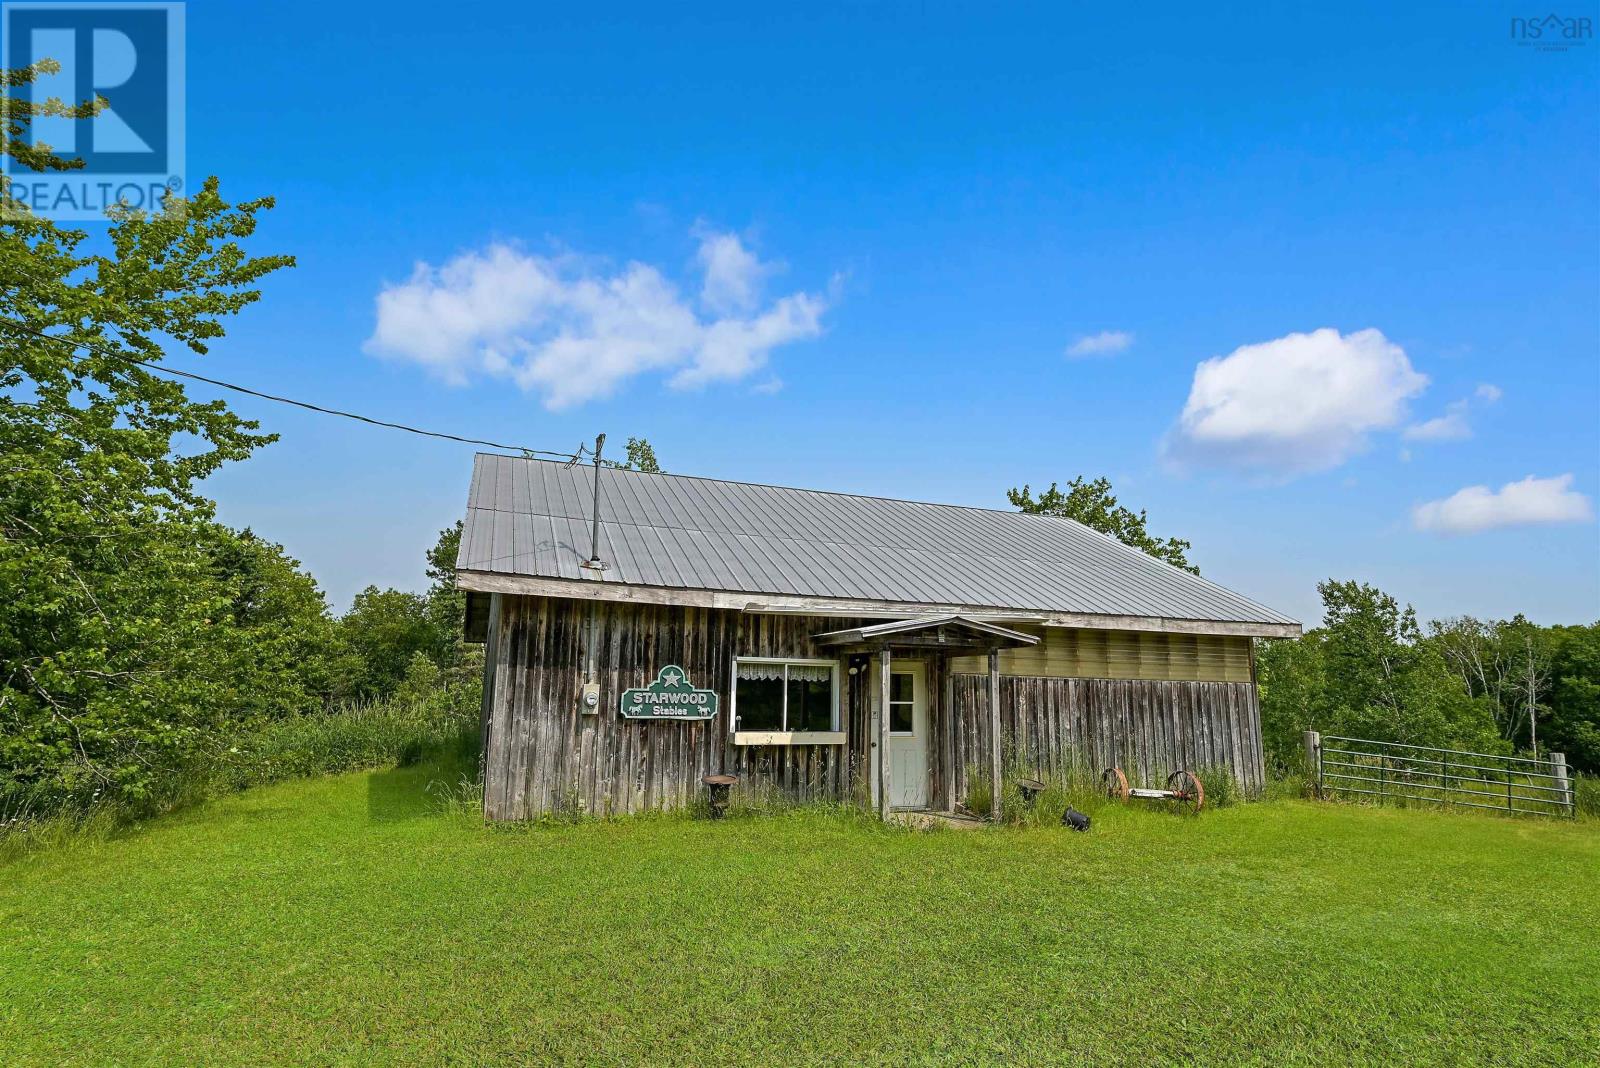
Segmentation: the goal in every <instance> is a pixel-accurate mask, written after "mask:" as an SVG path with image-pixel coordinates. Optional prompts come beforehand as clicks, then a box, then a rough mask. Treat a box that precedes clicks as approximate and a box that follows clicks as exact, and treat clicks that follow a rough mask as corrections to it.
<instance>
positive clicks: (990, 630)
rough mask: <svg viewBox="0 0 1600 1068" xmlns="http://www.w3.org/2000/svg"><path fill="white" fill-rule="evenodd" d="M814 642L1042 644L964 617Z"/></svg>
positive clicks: (831, 635)
mask: <svg viewBox="0 0 1600 1068" xmlns="http://www.w3.org/2000/svg"><path fill="white" fill-rule="evenodd" d="M811 640H812V641H814V642H816V643H817V644H818V645H825V646H870V647H873V648H878V647H881V646H888V647H890V648H896V647H899V648H907V647H909V648H922V649H928V648H933V649H1002V648H1011V647H1014V646H1019V645H1036V644H1038V641H1039V639H1038V637H1037V636H1036V635H1033V634H1024V633H1023V632H1022V631H1020V630H1012V629H1011V628H1010V627H1002V626H1000V625H998V624H996V623H986V622H984V621H983V620H981V619H973V618H971V617H969V616H962V615H941V616H922V617H920V618H916V619H897V620H893V621H891V622H888V623H873V624H871V625H870V626H865V627H850V628H848V629H846V630H830V631H824V632H823V633H821V634H813V635H812V636H811Z"/></svg>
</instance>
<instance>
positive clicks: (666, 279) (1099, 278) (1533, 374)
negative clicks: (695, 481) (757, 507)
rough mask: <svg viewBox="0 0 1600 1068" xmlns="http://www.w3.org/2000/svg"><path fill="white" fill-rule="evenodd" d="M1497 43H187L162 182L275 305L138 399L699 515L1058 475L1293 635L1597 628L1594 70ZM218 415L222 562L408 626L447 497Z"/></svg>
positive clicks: (511, 35) (807, 15)
mask: <svg viewBox="0 0 1600 1068" xmlns="http://www.w3.org/2000/svg"><path fill="white" fill-rule="evenodd" d="M1568 6H1569V7H1570V6H1571V5H1568ZM1513 7H1515V5H1507V4H1499V5H1486V6H1481V7H1467V6H1461V5H1456V4H1449V5H1440V6H1430V5H1406V6H1404V7H1403V8H1400V7H1398V6H1395V5H1373V6H1359V5H1349V4H1340V5H1324V6H1323V7H1322V10H1314V9H1307V10H1297V11H1291V10H1270V9H1265V10H1262V11H1259V12H1256V13H1253V14H1251V13H1246V12H1242V11H1240V12H1237V13H1231V14H1226V15H1224V14H1216V13H1207V12H1204V11H1201V10H1197V9H1196V8H1195V7H1194V5H1174V6H1171V7H1162V6H1161V5H1154V4H1143V5H1137V6H1135V7H1133V8H1131V9H1128V10H1126V11H1125V12H1118V11H1113V10H1110V9H1109V8H1107V7H1106V6H1105V5H1100V6H1099V7H1097V8H1086V9H1079V10H1076V11H1069V10H1067V9H1065V8H1058V7H1056V6H1040V7H1036V8H1028V7H1010V8H1007V9H1005V10H1004V11H1003V12H995V11H988V10H984V6H983V5H970V4H968V5H936V4H926V5H916V6H912V5H905V6H891V5H855V6H854V9H853V10H848V11H840V12H836V13H834V14H828V13H827V12H826V11H823V10H821V9H820V8H819V6H818V5H804V6H800V7H797V8H795V9H794V10H792V11H791V12H789V13H788V14H784V13H781V12H771V11H767V10H764V9H763V8H762V7H761V6H759V5H749V4H737V5H727V6H719V7H712V6H700V7H697V8H696V9H695V11H693V12H689V11H682V10H676V8H677V5H660V4H652V5H646V6H640V7H630V6H627V5H618V6H613V7H611V8H608V9H606V10H605V11H604V12H593V11H591V10H584V9H583V7H582V6H581V5H579V6H569V7H567V8H564V9H558V8H555V7H553V6H546V5H532V4H525V3H517V4H503V5H502V4H475V5H453V6H451V5H438V4H427V5H422V4H415V5H413V4H406V3H385V4H381V5H371V6H361V5H354V4H347V5H339V6H337V7H334V6H330V5H326V4H297V3H274V4H270V5H268V4H223V3H217V2H212V0H198V2H194V3H191V4H190V5H189V12H188V42H189V44H188V56H189V68H188V72H189V73H188V101H189V109H188V164H189V172H190V175H191V177H194V176H198V175H200V174H205V173H215V174H219V175H221V176H222V178H223V180H224V188H225V190H228V191H231V192H232V193H233V194H236V195H238V196H241V197H243V196H255V195H260V194H267V193H270V194H273V195H275V196H276V197H277V198H278V202H279V207H278V209H277V210H276V211H275V212H274V213H272V216H271V217H270V219H269V220H268V221H267V223H266V224H265V225H264V226H263V227H262V229H261V231H260V235H259V241H258V244H257V247H258V248H259V249H260V250H261V251H263V252H265V251H281V252H289V253H292V254H294V255H295V256H296V257H298V260H299V266H298V267H297V268H296V269H295V270H293V271H291V272H287V273H285V274H283V275H281V276H279V277H275V278H273V279H271V280H270V281H269V282H268V283H267V286H266V295H265V298H264V300H263V301H262V303H261V304H260V305H259V306H258V307H256V308H253V309H251V310H249V311H248V312H246V313H245V314H244V315H243V316H242V317H241V318H240V319H239V321H238V322H237V323H236V325H235V326H234V328H233V330H232V333H231V335H230V338H229V340H228V341H227V342H226V343H225V344H223V345H220V346H218V347H217V350H216V352H215V354H214V356H213V357H210V358H207V359H206V360H204V361H200V360H197V359H193V358H188V359H179V360H178V361H177V362H178V364H179V365H180V366H185V367H193V368H195V369H198V370H203V371H205V372H207V373H211V374H216V375H220V376H221V377H224V378H230V379H233V380H235V381H240V382H244V383H246V384H250V385H253V386H257V387H260V388H266V389H274V390H281V391H286V392H291V393H294V394H296V395H300V396H304V397H306V398H307V399H311V400H315V401H318V402H320V403H325V404H331V405H336V406H346V407H351V408H354V409H357V410H360V411H363V412H368V413H373V414H377V415H381V416H383V417H386V418H391V419H397V420H402V421H408V422H414V423H418V424H421V425H426V426H430V427H437V428H440V429H445V430H451V431H455V432H458V433H465V434H469V435H472V436H478V437H488V438H492V439H495V440H507V441H515V442H519V443H525V444H528V445H533V446H537V447H541V448H549V449H556V448H570V447H572V446H574V445H576V444H577V443H578V442H579V441H581V440H585V439H589V438H592V437H593V435H594V434H595V433H596V432H597V431H605V432H606V433H607V434H608V435H610V438H611V440H612V441H613V442H619V441H621V440H624V439H626V438H627V437H628V436H629V435H637V436H643V437H648V438H649V439H650V440H651V441H652V442H653V443H654V444H655V446H656V449H657V452H658V453H659V455H660V457H661V460H662V462H663V464H664V465H665V466H666V467H667V468H668V470H671V471H677V472H683V473H692V474H701V475H707V476H713V477H724V478H733V479H741V480H749V481H763V482H774V483H780V484H786V485H799V486H808V487H817V488H826V489H836V490H845V491H853V492H862V493H872V494H880V495H886V496H903V497H909V498H914V499H925V500H936V501H947V502H953V503H964V504H974V505H989V506H1003V505H1004V502H1005V496H1004V494H1005V490H1006V488H1007V487H1009V486H1012V485H1016V484H1020V483H1023V482H1031V483H1033V484H1034V485H1035V486H1038V485H1040V484H1047V483H1049V482H1050V481H1051V480H1053V479H1059V480H1063V481H1064V480H1066V479H1068V478H1070V477H1072V476H1073V475H1076V474H1079V473H1083V474H1088V475H1091V476H1092V475H1096V474H1102V473H1103V474H1106V475H1108V476H1110V477H1111V478H1112V480H1113V481H1114V483H1115V485H1116V487H1117V489H1118V490H1119V491H1120V493H1121V494H1122V496H1123V498H1124V500H1125V501H1126V502H1128V503H1132V504H1134V505H1136V506H1139V507H1144V508H1147V509H1148V510H1149V512H1150V520H1151V525H1152V527H1153V529H1154V531H1155V532H1156V533H1158V534H1177V535H1180V536H1183V537H1186V538H1189V539H1190V540H1192V541H1193V542H1194V552H1193V557H1194V559H1195V560H1196V561H1197V562H1198V563H1199V564H1200V565H1201V567H1202V569H1203V570H1204V572H1205V573H1206V574H1207V575H1208V576H1210V577H1213V578H1215V579H1217V580H1218V581H1221V582H1223V583H1224V584H1226V585H1229V586H1231V587H1233V588H1235V589H1238V590H1239V591H1241V592H1243V593H1246V594H1248V595H1250V596H1253V597H1255V598H1257V599H1259V600H1262V601H1264V602H1266V603H1268V604H1270V605H1272V606H1274V607H1276V608H1279V609H1281V610H1283V611H1287V612H1290V613H1293V614H1296V615H1298V616H1300V617H1301V618H1303V619H1305V620H1306V621H1307V622H1314V621H1315V620H1316V619H1317V618H1318V616H1319V608H1318V603H1317V597H1316V592H1315V583H1316V582H1317V581H1318V580H1319V579H1322V578H1325V577H1329V576H1335V577H1340V578H1357V579H1362V580H1365V581H1370V582H1374V583H1377V584H1378V585H1380V586H1382V587H1384V588H1385V589H1387V590H1389V591H1390V592H1392V593H1394V594H1396V595H1397V596H1399V597H1401V598H1402V599H1404V600H1409V601H1412V602H1414V603H1415V604H1416V605H1417V608H1418V610H1419V611H1420V612H1421V613H1422V614H1423V615H1424V616H1425V617H1429V616H1442V615H1450V614H1456V613H1462V612H1469V613H1474V614H1479V615H1485V616H1497V617H1498V616H1508V615H1510V614H1512V613H1515V612H1518V611H1521V612H1525V613H1527V614H1528V615H1530V616H1531V617H1533V618H1535V619H1538V620H1541V621H1545V622H1580V621H1592V620H1593V619H1595V618H1596V617H1597V616H1600V530H1597V526H1596V522H1595V520H1594V502H1595V499H1596V497H1597V496H1600V42H1594V41H1590V42H1589V43H1588V44H1587V45H1586V46H1585V47H1582V48H1578V49H1575V50H1573V51H1570V52H1566V53H1547V52H1537V51H1533V50H1530V49H1526V48H1519V47H1518V46H1517V45H1516V44H1515V43H1514V42H1513V41H1512V40H1511V39H1510V35H1509V32H1508V27H1509V19H1510V17H1511V16H1512V15H1513V14H1514V13H1516V12H1514V11H1513ZM1563 10H1564V11H1565V10H1566V9H1565V8H1564V9H1563ZM1574 12H1576V9H1574ZM1584 13H1587V14H1589V15H1591V16H1593V15H1595V14H1596V12H1595V11H1594V10H1593V5H1589V7H1588V9H1587V10H1586V11H1585V12H1584ZM419 264H420V265H421V266H420V267H419ZM385 293H387V294H388V296H387V297H386V298H385V301H386V304H385V306H384V310H383V315H382V317H381V318H380V309H379V304H378V300H379V296H380V294H385ZM1102 335H1105V336H1102ZM1119 335H1125V336H1119ZM1295 335H1304V336H1301V337H1296V336H1295ZM1084 338H1098V339H1099V340H1098V341H1092V342H1090V343H1088V345H1087V347H1088V348H1091V349H1095V348H1098V349H1100V350H1102V351H1100V352H1098V353H1096V354H1092V355H1083V356H1074V355H1071V354H1069V351H1068V350H1069V348H1070V347H1072V346H1073V345H1075V344H1077V343H1078V342H1080V341H1081V340H1082V339H1084ZM1108 350H1109V351H1108ZM1205 361H1217V362H1215V363H1212V364H1210V365H1207V366H1208V369H1207V370H1205V371H1202V372H1201V373H1200V375H1199V377H1198V378H1197V369H1198V368H1200V367H1201V365H1202V364H1203V363H1204V362H1205ZM230 403H233V404H234V405H235V407H236V408H237V409H238V410H240V411H242V412H244V413H247V414H249V415H252V416H256V417H259V418H260V419H262V420H263V422H264V423H266V424H267V425H268V426H269V427H270V428H271V429H273V430H276V431H278V432H279V433H281V434H282V435H283V440H282V441H281V442H280V443H278V444H276V445H274V446H272V447H271V448H269V449H266V450H264V451H263V452H262V453H260V454H259V455H258V456H257V457H256V458H253V459H252V460H250V461H249V462H247V463H244V464H241V465H236V466H235V467H233V468H232V469H230V470H228V471H226V472H224V473H223V474H220V475H218V476H217V477H216V478H215V479H214V480H213V481H212V483H211V489H212V492H213V493H214V494H215V495H216V496H217V498H218V499H219V501H220V504H221V514H222V517H223V518H224V519H225V520H227V521H230V522H232V523H234V524H238V525H244V524H248V525H250V526H252V527H254V528H256V529H257V530H258V531H259V532H261V533H263V534H265V535H267V536H269V537H271V538H273V539H275V540H279V541H282V542H283V543H284V544H285V545H286V546H287V547H288V548H289V550H290V551H291V552H292V553H293V554H294V555H295V556H297V557H299V558H300V559H301V560H302V561H304V562H305V563H306V565H307V566H309V567H310V568H311V570H312V571H313V572H314V573H315V574H316V575H317V577H318V578H319V580H321V581H322V583H323V584H324V585H325V587H326V588H327V589H328V591H329V592H330V595H331V597H332V599H333V601H334V602H335V604H336V606H337V607H340V608H342V607H343V606H344V605H345V604H346V603H347V602H348V599H349V597H350V596H351V595H352V594H353V593H354V592H355V591H356V590H357V589H359V588H360V587H362V586H364V585H366V584H368V583H376V584H379V585H399V586H406V587H413V588H417V587H420V586H421V584H422V582H423V579H422V575H421V556H422V551H423V550H424V548H426V547H427V545H429V544H430V543H431V542H432V540H433V538H434V536H435V534H436V533H437V531H438V530H439V529H440V528H441V527H443V526H445V525H446V524H447V523H449V522H451V521H453V520H454V519H455V518H456V517H457V516H459V515H460V513H461V511H462V505H463V502H464V499H465V494H466V484H467V477H468V472H469V467H470V463H471V450H470V449H468V448H465V447H455V446H448V445H444V444H441V443H431V442H425V441H421V440H417V439H412V438H410V437H408V436H405V435H399V434H391V433H385V432H380V431H375V430H371V429H367V428H363V427H359V426H356V425H353V424H347V423H344V422H341V421H337V420H329V419H325V418H322V417H318V416H313V415H309V414H302V413H298V412H295V411H292V410H288V409H281V408H277V407H274V406H269V405H266V404H262V403H258V402H254V401H250V400H246V399H238V400H231V401H230ZM1186 412H1187V413H1188V414H1187V417H1186V414H1185V413H1186ZM1408 428H1409V429H1408ZM1567 476H1570V478H1568V477H1567ZM1530 477H1531V478H1532V479H1533V481H1532V482H1526V483H1525V482H1524V481H1523V480H1525V479H1529V478H1530ZM1514 483H1517V484H1520V485H1514V486H1512V487H1511V488H1510V489H1509V490H1504V491H1503V487H1506V486H1508V484H1514ZM1470 487H1485V489H1481V490H1472V489H1470ZM1463 491H1466V492H1465V493H1463ZM1428 502H1433V503H1432V504H1429V503H1428Z"/></svg>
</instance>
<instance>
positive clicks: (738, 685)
mask: <svg viewBox="0 0 1600 1068" xmlns="http://www.w3.org/2000/svg"><path fill="white" fill-rule="evenodd" d="M838 671H839V665H838V664H836V663H834V662H833V661H831V660H829V661H817V660H769V659H759V660H756V659H742V658H741V659H739V660H736V661H735V662H734V682H733V709H734V726H733V729H734V730H735V731H779V732H784V733H794V732H797V731H836V730H838V729H839V717H838V706H839V700H838V681H839V680H838Z"/></svg>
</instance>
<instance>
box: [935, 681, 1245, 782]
mask: <svg viewBox="0 0 1600 1068" xmlns="http://www.w3.org/2000/svg"><path fill="white" fill-rule="evenodd" d="M952 678H953V682H954V690H955V707H956V713H957V714H956V717H955V735H954V738H953V739H952V741H953V743H954V750H955V755H954V757H953V759H952V765H953V766H952V767H951V769H950V773H951V777H952V779H953V783H954V789H955V791H956V796H957V797H961V796H964V795H965V793H966V790H967V776H968V774H969V773H970V772H972V771H979V772H980V773H981V772H983V771H985V770H986V769H987V765H988V760H989V752H990V750H989V739H990V726H989V694H988V686H989V680H988V678H987V677H986V676H983V675H969V674H958V675H953V676H952ZM1000 732H1001V744H1002V746H1003V747H1004V749H1005V751H1006V753H1007V759H1008V761H1009V762H1010V763H1009V764H1008V770H1009V769H1010V768H1011V767H1012V766H1014V765H1016V764H1020V765H1021V766H1022V767H1023V768H1026V769H1028V771H1030V772H1031V773H1032V774H1034V775H1037V776H1038V777H1040V778H1045V779H1048V778H1053V777H1057V776H1065V775H1067V774H1070V773H1071V772H1072V771H1073V770H1074V767H1075V768H1076V770H1078V771H1079V772H1085V771H1087V772H1088V773H1090V774H1091V775H1098V774H1099V773H1100V772H1101V771H1102V770H1104V769H1105V768H1108V767H1111V766H1113V765H1117V766H1119V767H1121V768H1122V770H1123V772H1124V773H1125V774H1126V775H1127V776H1128V782H1129V783H1130V784H1131V785H1134V786H1164V785H1166V778H1167V776H1168V775H1170V774H1171V773H1172V772H1174V771H1177V770H1178V769H1179V768H1188V769H1190V770H1195V769H1199V768H1208V767H1218V768H1228V769H1230V770H1232V772H1233V774H1234V777H1235V778H1236V779H1237V780H1238V782H1239V784H1240V786H1242V787H1243V788H1244V789H1245V790H1246V791H1247V792H1249V793H1256V792H1258V791H1259V790H1261V788H1262V787H1263V786H1264V785H1265V783H1266V771H1265V762H1264V759H1263V755H1262V751H1261V709H1260V705H1259V703H1258V702H1257V699H1256V688H1255V686H1254V685H1252V684H1251V683H1248V682H1152V681H1142V680H1127V679H1044V678H1032V677H1020V678H1019V677H1016V676H1005V677H1002V678H1001V679H1000Z"/></svg>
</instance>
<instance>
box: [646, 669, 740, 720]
mask: <svg viewBox="0 0 1600 1068" xmlns="http://www.w3.org/2000/svg"><path fill="white" fill-rule="evenodd" d="M622 714H623V715H624V716H626V717H627V718H628V719H710V718H711V717H712V716H714V715H716V714H717V693H716V691H715V690H697V689H695V688H694V684H693V683H691V682H690V681H689V675H688V672H686V671H684V670H683V668H681V667H679V666H678V665H676V664H668V665H667V666H666V667H664V668H662V669H661V670H660V671H658V672H656V681H654V682H652V683H651V684H650V685H648V686H646V687H645V688H644V689H642V690H624V691H622Z"/></svg>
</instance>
